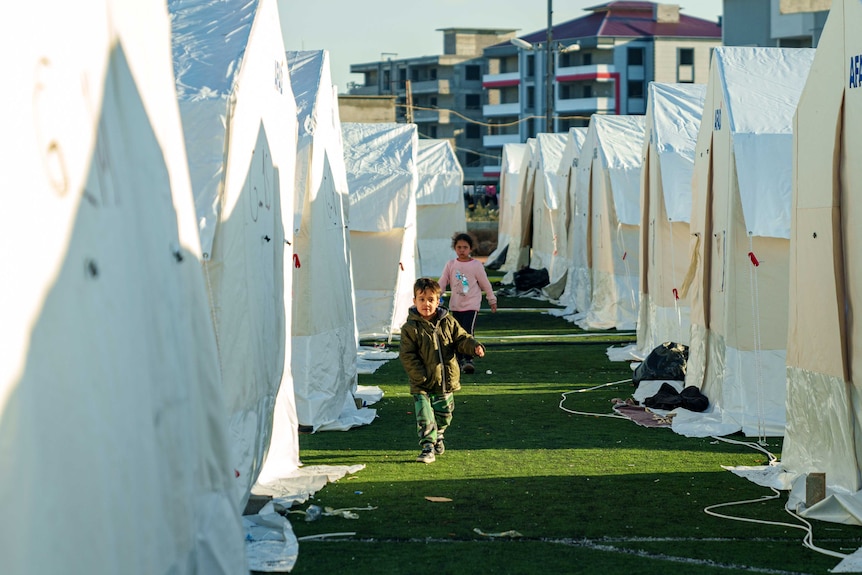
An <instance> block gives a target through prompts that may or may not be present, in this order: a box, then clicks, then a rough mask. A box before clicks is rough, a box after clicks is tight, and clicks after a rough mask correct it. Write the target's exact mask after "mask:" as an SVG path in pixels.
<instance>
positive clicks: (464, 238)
mask: <svg viewBox="0 0 862 575" xmlns="http://www.w3.org/2000/svg"><path fill="white" fill-rule="evenodd" d="M458 242H467V245H468V246H470V249H471V250H472V249H473V236H471V235H470V234H468V233H465V232H458V233H457V234H455V235H454V236H452V249H453V250H454V249H455V244H457V243H458Z"/></svg>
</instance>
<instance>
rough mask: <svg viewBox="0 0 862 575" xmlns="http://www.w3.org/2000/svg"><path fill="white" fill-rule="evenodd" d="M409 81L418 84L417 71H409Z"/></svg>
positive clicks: (413, 69) (414, 69)
mask: <svg viewBox="0 0 862 575" xmlns="http://www.w3.org/2000/svg"><path fill="white" fill-rule="evenodd" d="M410 81H411V82H418V81H419V70H417V69H416V68H411V69H410Z"/></svg>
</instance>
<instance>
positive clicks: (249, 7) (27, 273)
mask: <svg viewBox="0 0 862 575" xmlns="http://www.w3.org/2000/svg"><path fill="white" fill-rule="evenodd" d="M10 9H11V14H9V17H10V19H11V20H10V21H15V22H17V23H19V24H20V25H21V26H24V27H26V30H24V32H26V33H25V34H23V35H22V34H17V35H16V34H12V35H9V34H7V35H5V36H4V37H3V39H2V40H0V43H2V45H3V46H4V47H5V48H6V50H5V52H6V53H7V54H15V58H12V59H11V61H10V66H9V69H8V79H9V81H10V83H11V84H14V85H16V86H17V88H16V89H15V90H6V91H4V93H3V96H2V97H0V98H2V101H3V104H4V108H5V109H7V110H9V111H10V112H11V113H10V114H9V115H10V118H9V122H8V123H7V128H6V130H5V131H4V138H3V142H4V143H3V153H2V156H0V157H2V158H3V160H2V161H3V175H2V177H3V179H4V182H5V187H6V188H7V189H8V190H10V193H8V194H7V197H8V198H7V206H6V207H5V208H4V209H3V210H0V235H2V238H3V244H4V246H6V248H5V249H3V250H2V251H0V263H2V264H3V267H4V269H6V270H7V272H8V273H7V274H6V278H5V279H6V281H4V282H3V291H2V293H3V298H2V303H0V310H2V311H0V317H2V318H3V322H2V328H0V329H2V333H3V335H4V337H3V345H2V346H0V349H2V351H0V460H2V462H3V464H2V465H0V469H2V471H0V514H2V516H3V517H5V518H7V521H6V522H5V526H6V527H5V530H4V532H3V537H2V538H0V539H2V543H0V555H2V557H3V565H4V567H3V572H4V573H10V574H14V573H58V572H63V573H87V574H93V573H120V572H122V573H141V574H150V573H177V574H186V573H189V574H190V573H207V574H210V573H245V572H247V571H248V565H247V563H246V548H245V542H244V539H245V534H244V532H243V523H242V521H241V512H242V510H243V509H244V508H245V505H246V502H247V501H248V499H249V497H250V494H251V492H252V488H253V487H254V486H255V485H258V486H260V485H264V484H268V483H269V482H275V481H278V480H279V479H280V478H284V477H285V476H287V475H290V474H291V473H292V472H294V471H296V470H297V469H298V468H299V467H300V466H301V462H300V457H299V445H298V434H299V431H300V429H301V428H302V427H305V428H307V429H309V430H311V431H319V430H326V429H332V430H343V429H349V428H351V427H355V426H357V425H364V424H367V423H370V422H371V421H372V420H373V418H374V417H375V411H374V410H373V409H369V408H364V407H359V406H358V405H357V401H356V395H357V352H358V351H359V340H360V338H364V337H391V336H392V335H393V334H394V333H397V330H398V326H400V324H401V323H402V322H403V321H404V319H405V318H406V305H408V304H409V299H410V297H412V293H411V286H412V281H413V279H414V277H415V273H416V271H415V270H416V269H417V267H419V268H421V269H422V270H423V273H426V272H427V273H428V274H435V275H436V274H439V272H440V270H441V269H442V262H443V261H444V258H445V257H446V254H448V253H449V243H450V237H451V235H452V233H454V232H456V231H459V230H463V229H464V226H465V224H464V211H463V200H462V197H461V183H462V179H463V175H462V172H461V170H460V167H459V166H458V164H457V162H456V161H455V158H454V155H453V153H452V149H451V146H449V144H448V142H445V141H438V140H434V141H430V142H421V143H420V142H419V141H418V138H417V132H416V127H415V126H412V125H410V126H406V125H395V124H377V125H369V126H366V125H359V124H356V125H342V124H341V122H340V119H339V115H338V108H337V96H336V91H335V87H334V86H333V85H332V82H331V78H330V72H329V59H328V55H327V53H326V52H323V51H315V52H286V51H285V48H284V43H283V40H282V36H281V28H280V25H279V13H278V9H277V7H276V2H275V0H252V1H250V2H246V3H240V4H238V3H235V2H234V3H225V2H219V1H215V0H169V1H168V2H167V3H165V2H163V1H158V0H146V1H145V0H84V1H83V2H77V3H73V4H69V3H62V2H51V3H50V6H49V7H48V6H45V5H44V4H32V5H31V4H27V3H19V4H17V5H15V6H13V7H11V8H10ZM29 22H38V23H39V25H38V26H32V27H29V26H27V24H26V23H29ZM82 30H86V34H83V35H82V34H81V33H80V32H81V31H82ZM12 190H14V192H12ZM453 213H454V214H460V219H458V218H457V217H454V218H453V217H452V216H450V215H448V214H453ZM381 214H383V217H382V218H381V217H378V216H380V215H381ZM426 221H427V225H426V223H425V222H426ZM437 267H439V268H440V269H437ZM384 300H385V301H384Z"/></svg>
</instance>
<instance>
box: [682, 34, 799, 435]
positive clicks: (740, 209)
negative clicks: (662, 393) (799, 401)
mask: <svg viewBox="0 0 862 575" xmlns="http://www.w3.org/2000/svg"><path fill="white" fill-rule="evenodd" d="M813 57H814V50H811V49H793V48H728V47H720V48H716V49H715V51H714V52H713V60H712V66H711V68H710V76H709V82H708V84H707V92H706V99H705V101H704V112H703V121H702V122H701V124H700V131H699V133H698V137H697V147H696V149H695V152H696V153H695V177H694V186H693V197H692V214H691V223H690V225H691V233H692V234H693V238H694V242H695V247H694V249H693V250H692V251H693V252H694V257H695V258H696V259H695V263H696V268H695V272H694V274H693V278H694V283H693V284H692V286H691V287H692V289H691V294H690V297H691V300H690V301H691V324H692V325H691V342H690V349H689V361H688V364H687V373H686V383H687V384H688V385H695V386H697V387H699V388H700V389H701V391H702V392H703V393H704V394H705V395H706V396H707V397H708V398H709V401H710V410H711V412H710V413H709V414H708V417H707V416H704V419H703V420H702V421H700V420H697V421H695V422H691V423H690V424H686V425H682V420H680V422H679V423H678V422H677V421H676V418H674V419H675V421H674V429H675V430H677V431H679V432H680V433H685V434H707V435H709V434H722V435H723V434H726V433H733V432H735V431H739V430H742V431H743V433H745V434H746V435H749V436H760V437H764V436H780V435H783V434H784V424H785V407H784V403H785V379H786V376H785V356H786V352H785V350H786V346H787V312H788V307H787V290H788V264H789V261H788V255H789V247H790V246H789V239H788V238H789V237H790V209H791V174H792V171H793V164H792V144H793V133H792V120H793V114H794V112H795V110H796V104H797V101H798V100H799V95H800V93H801V91H802V87H803V86H804V84H805V79H806V76H807V75H808V69H809V68H810V66H811V61H812V59H813ZM764 78H769V82H764V80H763V79H764Z"/></svg>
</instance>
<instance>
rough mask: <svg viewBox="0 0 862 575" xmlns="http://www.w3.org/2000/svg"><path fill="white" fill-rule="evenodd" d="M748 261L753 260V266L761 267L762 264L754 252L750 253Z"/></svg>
mask: <svg viewBox="0 0 862 575" xmlns="http://www.w3.org/2000/svg"><path fill="white" fill-rule="evenodd" d="M748 259H750V260H751V265H753V266H754V267H757V266H759V265H760V262H759V261H757V256H755V255H754V252H748Z"/></svg>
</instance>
